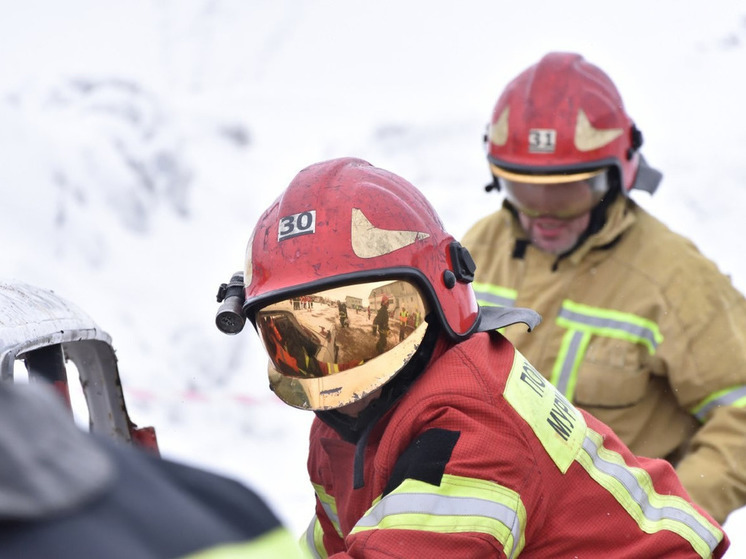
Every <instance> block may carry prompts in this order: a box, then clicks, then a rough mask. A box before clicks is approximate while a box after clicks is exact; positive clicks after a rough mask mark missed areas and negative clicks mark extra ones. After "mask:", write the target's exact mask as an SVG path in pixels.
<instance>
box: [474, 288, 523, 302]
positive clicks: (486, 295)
mask: <svg viewBox="0 0 746 559" xmlns="http://www.w3.org/2000/svg"><path fill="white" fill-rule="evenodd" d="M474 294H475V295H476V296H477V301H479V302H480V303H482V304H485V305H496V306H498V307H512V306H514V305H515V299H512V298H510V297H503V296H501V295H497V294H495V293H490V292H489V291H483V290H479V289H476V288H474Z"/></svg>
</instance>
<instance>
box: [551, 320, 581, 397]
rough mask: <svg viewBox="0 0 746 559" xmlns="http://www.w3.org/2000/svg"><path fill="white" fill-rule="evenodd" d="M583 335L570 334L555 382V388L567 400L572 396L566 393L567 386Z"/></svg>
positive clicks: (579, 333) (577, 333) (578, 333)
mask: <svg viewBox="0 0 746 559" xmlns="http://www.w3.org/2000/svg"><path fill="white" fill-rule="evenodd" d="M584 336H585V334H584V333H583V332H572V338H571V340H570V344H569V346H568V348H567V353H566V354H565V359H564V361H563V362H562V365H561V367H560V372H559V376H558V377H557V379H556V380H555V384H556V388H557V389H558V390H559V391H560V393H561V394H563V395H564V396H565V397H566V398H567V399H568V400H572V397H573V395H572V394H571V393H570V392H569V391H568V385H569V384H570V379H571V378H572V376H573V371H574V370H575V360H576V359H577V357H578V353H579V352H580V348H581V342H582V341H583V337H584Z"/></svg>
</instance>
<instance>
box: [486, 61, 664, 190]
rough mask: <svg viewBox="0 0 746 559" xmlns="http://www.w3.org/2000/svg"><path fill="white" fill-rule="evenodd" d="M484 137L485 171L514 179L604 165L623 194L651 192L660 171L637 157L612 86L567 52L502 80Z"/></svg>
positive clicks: (569, 174) (636, 140)
mask: <svg viewBox="0 0 746 559" xmlns="http://www.w3.org/2000/svg"><path fill="white" fill-rule="evenodd" d="M486 142H487V152H488V160H489V163H490V168H491V170H492V173H493V175H495V176H496V177H503V178H506V179H509V180H514V181H520V180H522V179H523V180H525V182H531V183H537V182H546V183H551V182H554V180H555V179H556V178H557V177H556V176H557V175H563V177H562V179H561V181H562V182H568V181H573V180H583V179H585V178H587V177H588V176H590V175H592V174H593V173H591V172H592V171H597V170H599V169H605V168H612V169H616V170H617V171H618V178H619V181H620V184H621V186H622V188H621V190H622V191H623V192H625V193H626V192H628V191H629V190H631V189H632V188H638V189H642V190H646V191H648V192H651V193H652V192H654V191H655V189H656V188H657V186H658V183H659V182H660V179H661V176H662V175H661V174H660V173H659V172H658V171H656V170H654V169H652V168H651V167H649V166H648V165H647V163H646V162H645V160H644V158H643V157H642V155H641V154H640V152H639V148H640V146H641V145H642V134H641V133H640V131H639V130H638V129H637V127H636V126H635V125H634V123H633V122H632V119H631V118H630V117H629V116H628V115H627V113H626V112H625V109H624V105H623V103H622V98H621V96H620V95H619V92H618V91H617V88H616V86H615V85H614V83H613V82H612V81H611V79H610V78H609V77H608V76H607V75H606V74H605V73H604V72H603V71H602V70H601V69H600V68H598V67H597V66H594V65H593V64H590V63H588V62H587V61H586V60H585V59H583V57H582V56H580V55H578V54H573V53H562V52H552V53H549V54H547V55H545V56H544V57H543V58H542V59H541V60H540V61H539V62H538V63H536V64H534V65H533V66H531V67H530V68H528V69H526V70H525V71H523V72H522V73H521V74H519V75H518V77H516V78H515V79H514V80H513V81H512V82H510V83H509V84H508V86H507V87H506V88H505V90H504V91H503V93H502V95H501V96H500V98H499V99H498V101H497V104H496V105H495V108H494V110H493V113H492V119H491V122H490V125H489V127H488V130H487V134H486ZM589 173H590V175H589ZM527 176H528V179H527V178H526V177H527ZM542 176H545V177H546V180H542V178H541V177H542ZM552 176H554V179H553V178H551V177H552ZM557 182H559V181H557Z"/></svg>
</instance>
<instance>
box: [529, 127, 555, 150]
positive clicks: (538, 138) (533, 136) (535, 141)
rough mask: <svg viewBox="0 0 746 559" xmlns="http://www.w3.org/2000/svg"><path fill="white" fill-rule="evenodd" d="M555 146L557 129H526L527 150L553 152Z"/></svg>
mask: <svg viewBox="0 0 746 559" xmlns="http://www.w3.org/2000/svg"><path fill="white" fill-rule="evenodd" d="M556 147H557V131H556V130H552V129H551V128H532V129H531V130H529V131H528V151H529V152H531V153H554V150H555V148H556Z"/></svg>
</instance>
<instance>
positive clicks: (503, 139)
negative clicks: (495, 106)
mask: <svg viewBox="0 0 746 559" xmlns="http://www.w3.org/2000/svg"><path fill="white" fill-rule="evenodd" d="M509 115H510V107H505V108H504V109H503V112H502V113H500V116H499V117H498V118H497V120H496V121H495V123H494V124H492V125H491V126H490V141H491V142H492V143H493V144H495V145H496V146H504V145H505V144H506V143H507V142H508V116H509Z"/></svg>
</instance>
